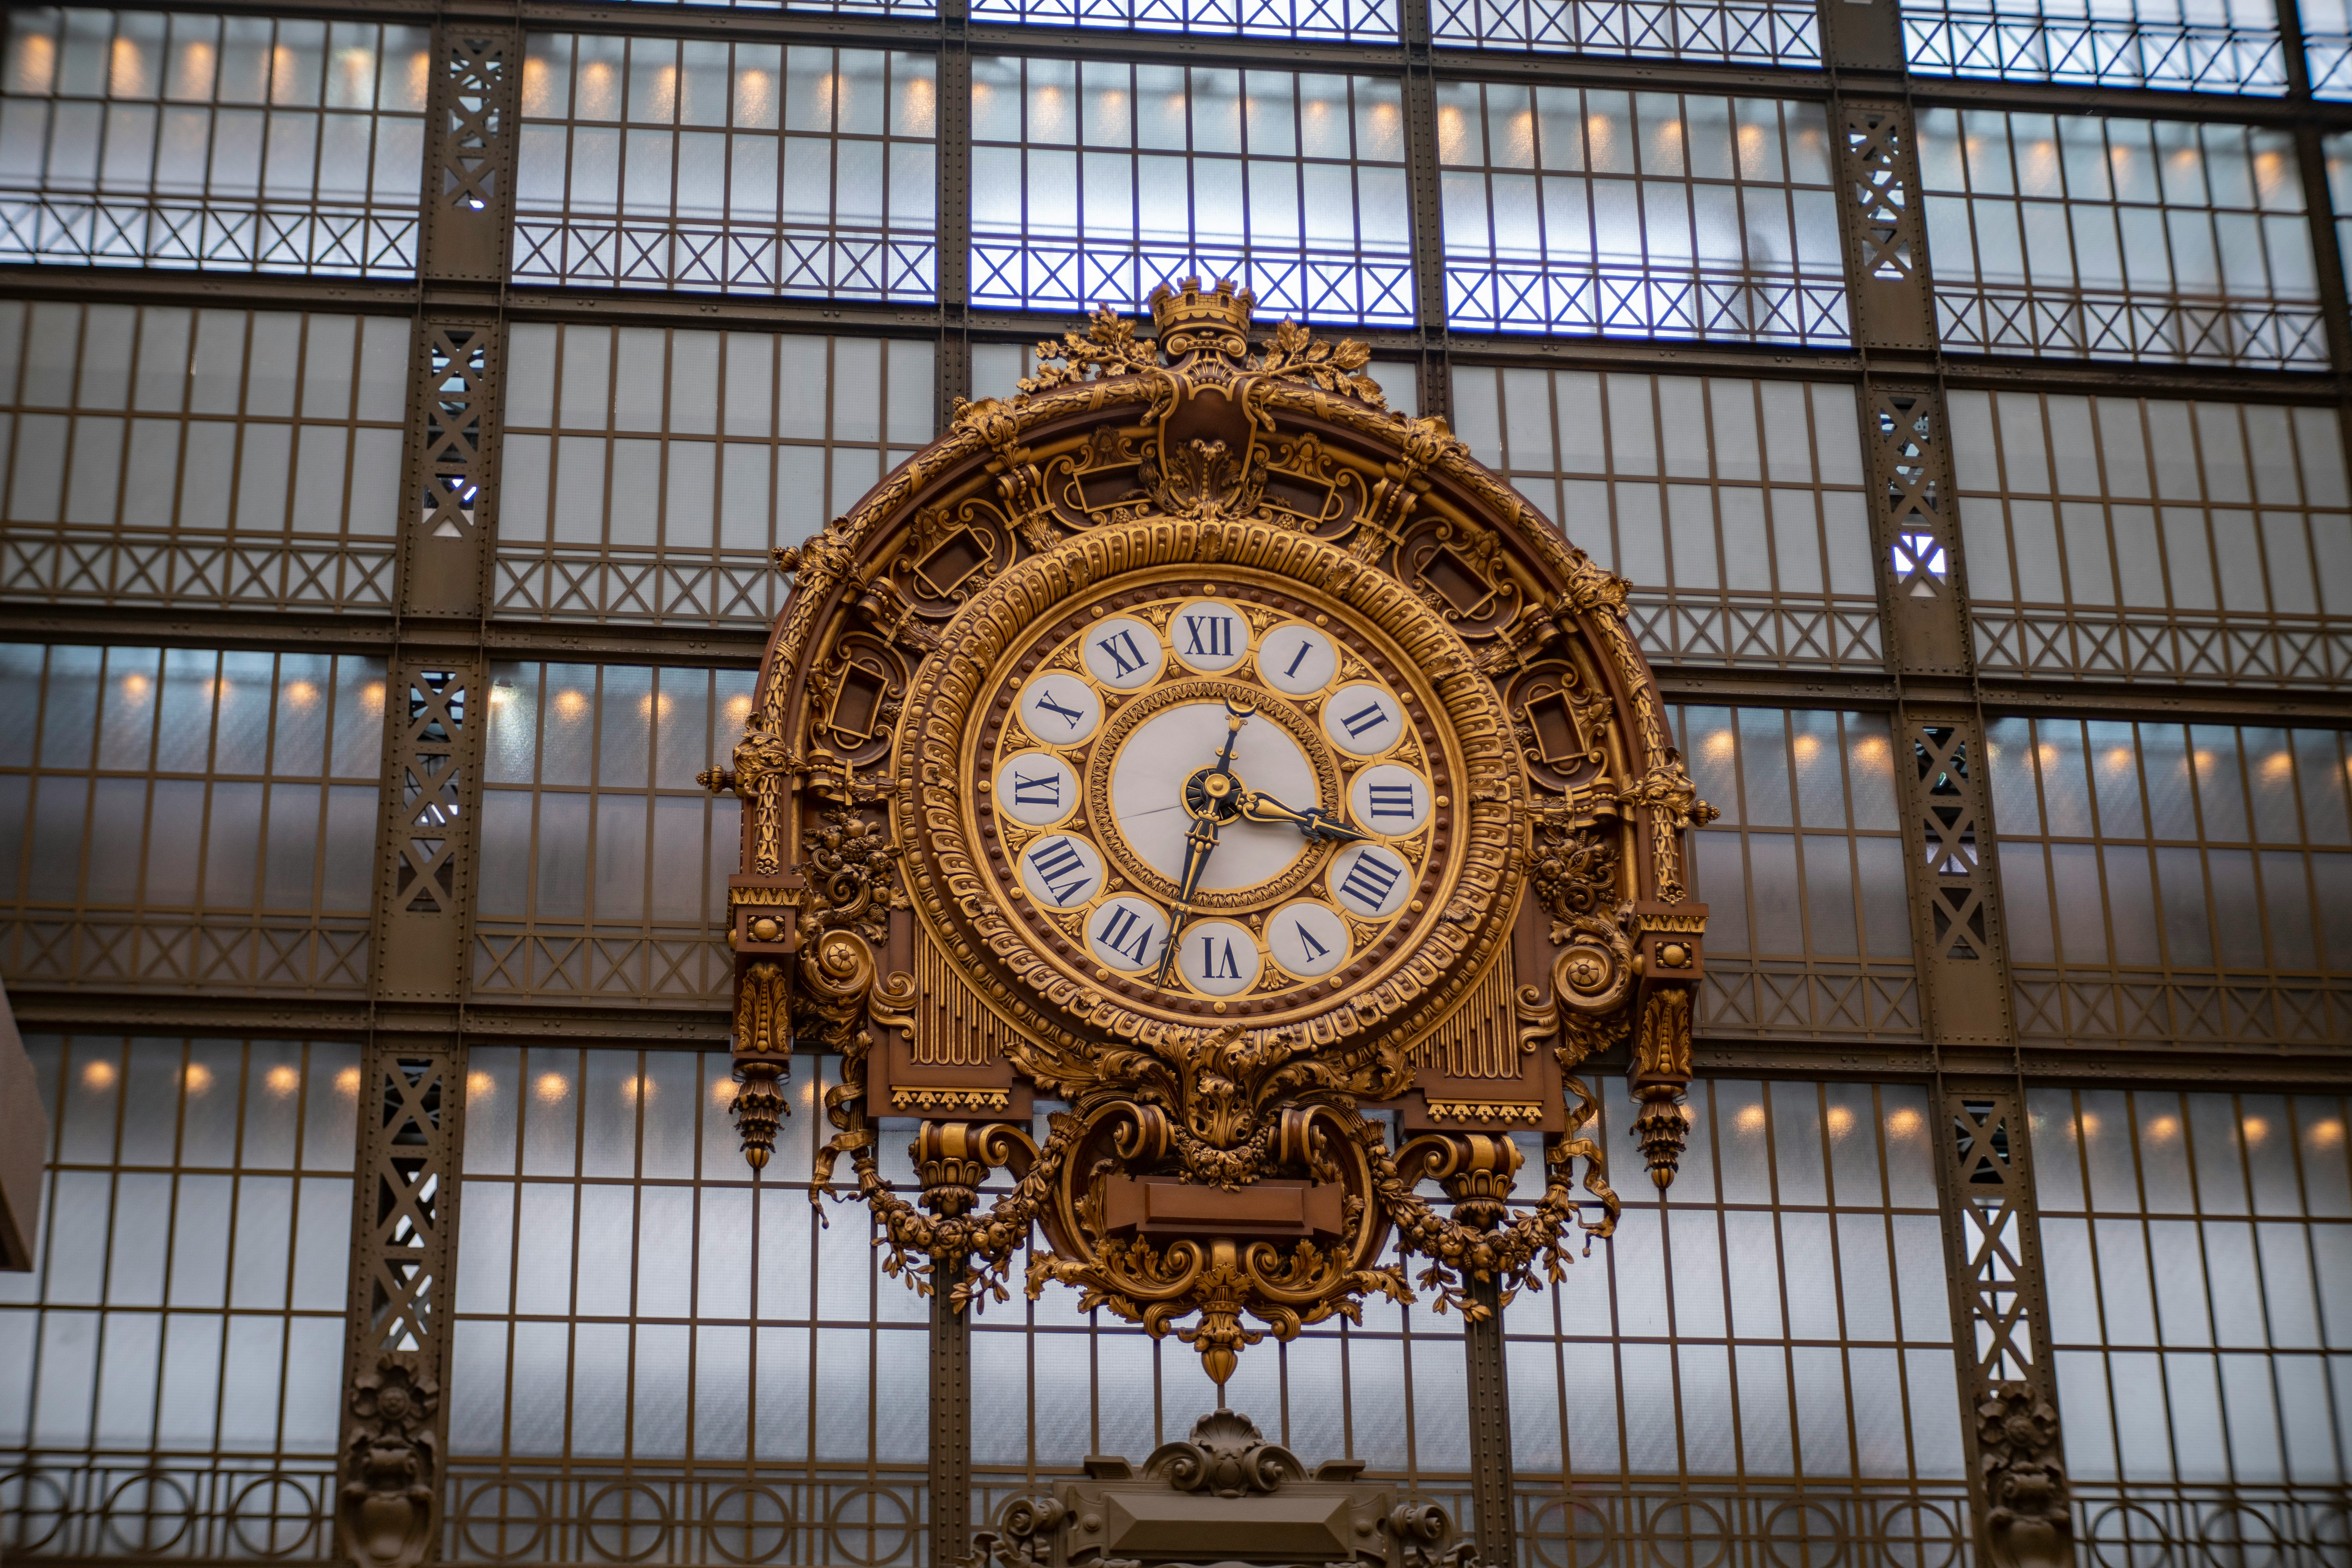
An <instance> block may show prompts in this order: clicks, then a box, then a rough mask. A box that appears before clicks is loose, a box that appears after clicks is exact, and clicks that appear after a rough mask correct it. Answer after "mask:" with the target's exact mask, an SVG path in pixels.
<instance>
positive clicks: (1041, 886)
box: [1021, 833, 1103, 910]
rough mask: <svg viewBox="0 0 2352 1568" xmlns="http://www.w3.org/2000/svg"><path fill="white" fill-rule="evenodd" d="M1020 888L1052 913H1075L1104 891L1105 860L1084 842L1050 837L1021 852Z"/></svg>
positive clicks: (1057, 834)
mask: <svg viewBox="0 0 2352 1568" xmlns="http://www.w3.org/2000/svg"><path fill="white" fill-rule="evenodd" d="M1021 885H1022V887H1024V888H1025V889H1028V893H1029V896H1030V897H1031V898H1033V899H1034V900H1037V902H1039V903H1041V904H1043V905H1045V908H1047V909H1049V910H1071V909H1076V908H1077V907H1078V906H1079V905H1080V904H1083V903H1085V902H1086V901H1087V900H1088V899H1090V898H1092V897H1094V896H1095V895H1096V894H1097V893H1099V892H1101V891H1102V888H1103V859H1102V856H1101V854H1100V853H1099V852H1097V850H1096V848H1095V847H1094V846H1093V845H1091V844H1089V843H1087V841H1086V840H1085V839H1083V838H1076V837H1071V836H1070V835H1069V834H1066V833H1055V834H1050V835H1048V836H1047V837H1044V838H1040V839H1038V840H1037V841H1036V842H1035V843H1034V844H1032V845H1030V846H1029V847H1028V848H1026V849H1024V850H1023V851H1022V852H1021Z"/></svg>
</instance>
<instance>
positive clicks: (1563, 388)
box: [1454, 367, 1884, 669]
mask: <svg viewBox="0 0 2352 1568" xmlns="http://www.w3.org/2000/svg"><path fill="white" fill-rule="evenodd" d="M1454 424H1455V426H1456V428H1457V429H1458V430H1459V432H1460V433H1461V435H1462V437H1463V439H1465V440H1466V441H1467V442H1469V443H1470V449H1471V450H1472V451H1473V452H1475V453H1476V454H1477V456H1478V458H1480V460H1482V461H1484V462H1486V463H1487V464H1489V465H1490V466H1492V467H1494V468H1496V469H1497V470H1499V471H1501V472H1503V473H1504V474H1506V475H1507V476H1508V477H1509V479H1510V481H1511V483H1512V484H1513V486H1515V487H1516V488H1517V489H1518V490H1519V491H1520V493H1521V494H1523V495H1526V496H1528V498H1529V499H1531V500H1534V501H1535V502H1536V503H1537V504H1538V506H1540V507H1542V508H1544V509H1545V510H1547V511H1549V513H1550V514H1551V515H1552V516H1553V517H1554V518H1556V519H1558V520H1559V526H1560V528H1561V530H1562V531H1564V532H1565V533H1566V534H1567V535H1568V536H1569V538H1570V539H1571V540H1573V541H1574V542H1576V543H1577V544H1578V545H1580V547H1582V548H1583V549H1584V550H1586V551H1588V552H1591V555H1592V557H1593V559H1595V560H1596V561H1599V562H1601V563H1602V564H1603V565H1606V566H1607V567H1609V568H1610V569H1611V570H1612V571H1613V572H1615V573H1617V574H1619V575H1621V576H1623V577H1625V578H1628V579H1630V580H1631V582H1632V584H1633V591H1632V593H1631V594H1630V595H1628V597H1627V606H1626V618H1627V620H1628V622H1629V623H1630V624H1631V625H1632V626H1633V632H1634V635H1635V636H1636V637H1638V638H1640V640H1641V643H1642V646H1643V651H1644V652H1646V653H1648V654H1649V656H1650V657H1651V658H1665V659H1688V660H1690V661H1692V662H1695V663H1701V664H1735V665H1740V664H1745V665H1764V666H1778V667H1787V668H1802V667H1807V666H1813V667H1822V666H1827V667H1831V668H1856V667H1859V668H1870V669H1876V668H1880V666H1881V661H1882V659H1883V658H1884V650H1883V643H1882V637H1881V634H1880V625H1879V612H1878V594H1877V586H1876V584H1875V582H1874V579H1873V577H1872V574H1871V569H1870V553H1871V545H1870V527H1871V524H1870V516H1869V507H1868V495H1867V492H1866V490H1865V489H1864V479H1863V452H1862V449H1861V447H1860V443H1859V437H1858V434H1857V431H1856V429H1855V416H1854V414H1853V389H1852V388H1850V387H1845V386H1839V385H1835V384H1828V383H1814V384H1811V385H1807V384H1804V383H1801V382H1789V381H1752V380H1747V379H1741V378H1733V377H1722V378H1718V379H1714V380H1706V381H1702V380H1699V379H1698V378H1696V377H1685V376H1650V375H1639V374H1626V373H1622V372H1616V373H1611V374H1598V373H1594V372H1590V371H1551V372H1546V371H1539V370H1500V371H1497V370H1490V369H1485V368H1479V369H1472V368H1468V367H1461V368H1457V369H1456V370H1455V372H1454Z"/></svg>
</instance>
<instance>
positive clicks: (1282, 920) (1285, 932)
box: [1265, 899, 1348, 980]
mask: <svg viewBox="0 0 2352 1568" xmlns="http://www.w3.org/2000/svg"><path fill="white" fill-rule="evenodd" d="M1265 945H1266V949H1267V951H1268V952H1271V953H1272V954H1273V955H1274V961H1275V962H1276V963H1279V964H1280V965H1282V967H1283V968H1285V969H1286V970H1288V971H1289V972H1290V973H1293V974H1299V975H1304V976H1306V977H1307V978H1308V979H1310V980H1311V979H1313V978H1315V977H1316V976H1317V975H1320V974H1328V973H1331V971H1333V970H1335V969H1337V968H1339V966H1340V965H1341V964H1343V963H1347V962H1348V922H1347V921H1343V920H1341V919H1340V918H1339V914H1338V912H1337V911H1335V910H1333V909H1332V908H1331V906H1330V905H1328V904H1324V903H1318V902H1317V901H1316V900H1313V899H1301V900H1298V901H1297V902H1296V903H1289V904H1285V905H1283V906H1282V908H1280V909H1278V910H1275V911H1274V913H1272V914H1270V915H1268V916H1266V918H1265Z"/></svg>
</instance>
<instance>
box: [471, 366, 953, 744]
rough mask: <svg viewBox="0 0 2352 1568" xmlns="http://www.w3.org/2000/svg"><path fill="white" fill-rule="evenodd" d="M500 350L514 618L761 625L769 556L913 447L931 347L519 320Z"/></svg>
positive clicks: (507, 567) (770, 587)
mask: <svg viewBox="0 0 2352 1568" xmlns="http://www.w3.org/2000/svg"><path fill="white" fill-rule="evenodd" d="M509 352H510V353H512V355H513V356H514V362H515V363H514V364H513V366H512V367H511V371H510V385H511V387H512V390H511V391H510V393H509V404H508V407H507V417H506V420H505V426H504V433H503V436H502V440H503V442H504V464H503V472H504V475H505V479H504V484H503V487H502V491H501V497H500V516H499V543H500V550H499V608H500V611H501V613H502V614H505V615H509V616H512V615H539V616H551V617H557V618H571V617H573V616H583V615H587V616H604V617H606V618H610V617H612V616H623V617H625V618H631V619H646V620H664V621H687V622H691V621H701V622H703V623H706V624H709V623H723V622H730V621H731V622H736V623H739V624H759V625H765V624H766V621H767V619H768V617H769V616H772V614H773V613H774V610H775V608H776V606H777V605H779V604H780V603H781V602H782V600H781V597H780V592H781V589H780V584H779V583H778V580H777V579H776V577H775V575H774V574H773V573H772V571H770V570H769V568H768V565H767V552H769V550H771V549H772V548H775V547H779V546H785V545H792V544H797V543H799V542H801V541H802V540H803V539H804V538H806V537H807V536H808V535H809V534H810V533H812V532H814V531H815V530H816V529H817V528H819V527H822V526H823V525H824V521H825V520H826V519H827V518H829V517H832V516H834V515H836V514H837V513H838V512H840V511H843V510H847V509H848V507H849V506H850V505H852V504H854V503H855V502H856V500H857V498H858V497H859V496H860V495H862V494H863V493H864V492H865V491H866V489H869V488H871V487H872V485H873V484H874V482H875V481H876V480H877V479H878V478H879V477H880V476H881V475H882V473H883V472H885V471H886V470H887V469H888V468H894V467H896V466H897V465H898V462H900V461H901V460H902V459H903V458H905V457H906V456H908V452H909V450H910V449H911V448H912V447H917V446H919V445H920V444H921V443H923V442H925V441H928V440H929V438H930V436H931V431H932V422H933V419H934V417H935V411H936V409H937V395H936V380H935V377H934V374H933V371H932V360H933V357H934V355H935V353H936V348H935V345H934V344H933V343H932V342H931V341H930V340H929V339H928V338H924V339H891V340H882V339H875V338H862V339H861V338H850V337H839V338H824V337H812V336H804V335H793V334H775V333H767V332H749V331H736V332H716V331H683V330H678V331H660V330H644V329H631V330H625V331H619V332H617V333H616V332H615V331H614V330H613V329H611V328H607V327H593V326H571V327H564V328H562V329H557V328H554V327H539V326H532V325H520V326H518V327H517V328H515V329H514V331H513V335H512V338H511V347H510V350H509ZM606 432H613V433H614V434H613V435H611V436H607V435H606V434H605V433H606ZM622 432H627V433H629V434H626V435H622V434H620V433H622ZM720 434H723V435H724V436H725V437H728V439H726V440H725V441H724V442H719V443H714V442H713V441H711V440H709V439H708V438H707V437H710V436H713V435H720ZM886 443H887V444H886ZM649 571H651V572H657V573H658V574H660V576H659V581H661V582H662V583H664V584H667V585H668V587H667V590H666V591H665V592H662V593H659V594H654V595H648V594H647V593H646V591H645V585H646V581H647V576H646V574H647V573H648V572H649ZM697 765H698V766H700V765H702V764H700V763H698V764H697Z"/></svg>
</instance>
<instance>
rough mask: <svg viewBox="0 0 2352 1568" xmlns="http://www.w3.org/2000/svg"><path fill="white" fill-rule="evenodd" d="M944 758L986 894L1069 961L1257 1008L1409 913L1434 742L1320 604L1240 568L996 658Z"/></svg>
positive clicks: (1429, 905) (1162, 1001)
mask: <svg viewBox="0 0 2352 1568" xmlns="http://www.w3.org/2000/svg"><path fill="white" fill-rule="evenodd" d="M974 712H975V714H976V715H977V716H978V718H977V722H976V727H975V730H974V731H973V732H972V733H971V734H970V735H969V736H967V738H966V746H965V749H964V755H965V757H966V758H967V759H968V763H969V768H970V772H969V774H968V775H967V776H970V777H971V778H973V779H974V781H975V784H976V786H977V787H976V788H975V790H974V792H973V797H972V802H971V814H972V817H973V819H974V820H973V826H974V827H975V828H976V829H977V832H978V837H979V841H980V842H981V843H982V844H983V845H984V846H986V853H987V858H988V872H989V874H990V875H991V877H992V879H993V880H994V883H995V888H996V890H997V892H998V893H999V895H1000V899H1001V902H1002V906H1003V908H1005V909H1006V910H1007V911H1008V912H1009V913H1010V914H1011V916H1012V918H1013V919H1014V920H1015V921H1018V922H1019V923H1020V924H1021V925H1022V926H1023V927H1024V928H1025V929H1026V931H1027V932H1028V935H1029V937H1030V939H1031V940H1032V941H1033V942H1034V943H1035V944H1036V945H1037V947H1038V948H1039V949H1040V950H1041V951H1043V952H1045V953H1046V954H1048V955H1049V956H1051V957H1052V958H1053V959H1055V961H1057V962H1058V963H1059V964H1060V965H1061V966H1062V967H1064V968H1065V969H1066V971H1067V972H1068V973H1070V974H1071V975H1072V977H1073V978H1075V979H1077V980H1079V981H1081V982H1082V983H1091V984H1094V985H1096V986H1097V987H1108V989H1109V990H1110V991H1111V992H1112V993H1114V994H1118V995H1119V996H1120V997H1122V998H1123V999H1125V1000H1127V1001H1129V1003H1131V1004H1134V1005H1139V1006H1142V1007H1145V1008H1149V1009H1151V1010H1154V1011H1161V1012H1175V1013H1178V1014H1187V1015H1189V1014H1200V1013H1207V1014H1212V1015H1213V1014H1228V1015H1239V1016H1244V1017H1266V1016H1274V1015H1278V1014H1282V1013H1286V1012H1288V1011H1290V1010H1292V1009H1294V1008H1296V1007H1298V1006H1300V1005H1305V1004H1309V1003H1312V1004H1316V1005H1328V1001H1329V999H1330V996H1331V994H1332V992H1333V990H1335V989H1336V988H1339V987H1341V986H1343V985H1346V984H1349V983H1351V982H1354V981H1356V980H1359V979H1361V978H1363V977H1364V976H1366V975H1368V974H1370V973H1373V972H1374V971H1375V970H1377V969H1378V968H1379V967H1380V966H1381V964H1382V963H1385V962H1386V961H1388V960H1389V959H1391V957H1394V956H1396V955H1397V954H1399V953H1400V952H1402V950H1403V949H1404V948H1406V947H1408V946H1409V945H1410V943H1411V941H1412V932H1413V931H1414V930H1415V929H1417V927H1418V926H1419V925H1420V923H1421V922H1423V921H1426V920H1428V919H1430V918H1432V917H1431V911H1432V910H1433V908H1434V907H1435V890H1436V889H1438V888H1439V887H1440V886H1441V885H1442V884H1443V882H1444V873H1445V871H1446V868H1447V858H1448V856H1449V855H1451V854H1454V853H1455V852H1456V848H1457V847H1456V846H1455V844H1454V836H1453V835H1452V834H1451V833H1450V831H1449V823H1448V819H1449V816H1450V815H1451V814H1450V812H1449V809H1448V807H1449V805H1450V799H1449V792H1450V790H1451V789H1452V787H1453V784H1452V781H1453V779H1454V776H1455V775H1454V767H1455V766H1457V765H1458V764H1456V763H1449V760H1448V759H1449V758H1450V757H1452V756H1453V755H1454V751H1453V749H1452V748H1451V747H1450V745H1449V737H1448V735H1447V733H1446V731H1445V729H1444V725H1443V723H1442V721H1439V720H1438V719H1437V718H1435V717H1433V712H1434V709H1433V701H1432V699H1431V693H1430V692H1429V690H1428V689H1426V686H1425V683H1424V682H1423V680H1422V679H1420V678H1419V676H1418V673H1417V672H1409V671H1408V669H1407V668H1405V666H1404V663H1403V661H1402V659H1401V658H1399V657H1397V656H1396V655H1395V654H1394V653H1393V651H1392V650H1391V648H1390V647H1389V645H1388V644H1387V643H1386V642H1385V640H1384V639H1382V638H1381V637H1378V636H1377V635H1376V634H1375V633H1373V632H1372V631H1371V630H1370V628H1369V627H1366V626H1358V625H1356V624H1353V622H1352V621H1351V619H1350V618H1349V616H1347V615H1346V614H1345V612H1343V611H1339V610H1338V609H1337V608H1336V607H1334V606H1331V605H1315V604H1311V603H1309V602H1307V601H1306V600H1303V599H1301V598H1298V597H1297V596H1296V595H1293V594H1292V593H1290V592H1287V591H1286V590H1285V589H1284V588H1281V587H1276V586H1273V585H1269V584H1261V583H1254V582H1249V581H1246V580H1244V581H1235V582H1232V583H1226V584H1204V583H1200V582H1194V581H1184V582H1167V583H1162V584H1151V585H1145V586H1137V587H1132V588H1129V589H1128V590H1127V591H1125V592H1121V593H1117V594H1114V595H1108V596H1106V597H1104V598H1101V599H1097V600H1093V601H1090V602H1088V603H1087V604H1085V605H1079V606H1076V607H1075V608H1074V609H1073V610H1072V611H1071V613H1068V614H1066V615H1065V616H1062V617H1061V618H1060V619H1058V620H1056V621H1055V622H1054V623H1053V624H1051V625H1047V626H1040V627H1037V628H1035V630H1034V632H1033V634H1032V635H1031V636H1030V637H1029V638H1028V639H1027V640H1026V641H1025V643H1023V644H1021V645H1018V646H1016V647H1015V648H1013V650H1011V651H1010V652H1009V654H1008V656H1007V657H1006V658H1003V659H1001V660H999V661H998V665H997V671H996V674H995V676H994V677H993V679H992V683H991V684H990V686H989V687H988V688H987V689H986V693H985V699H984V700H983V702H982V703H980V704H976V705H975V708H974Z"/></svg>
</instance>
